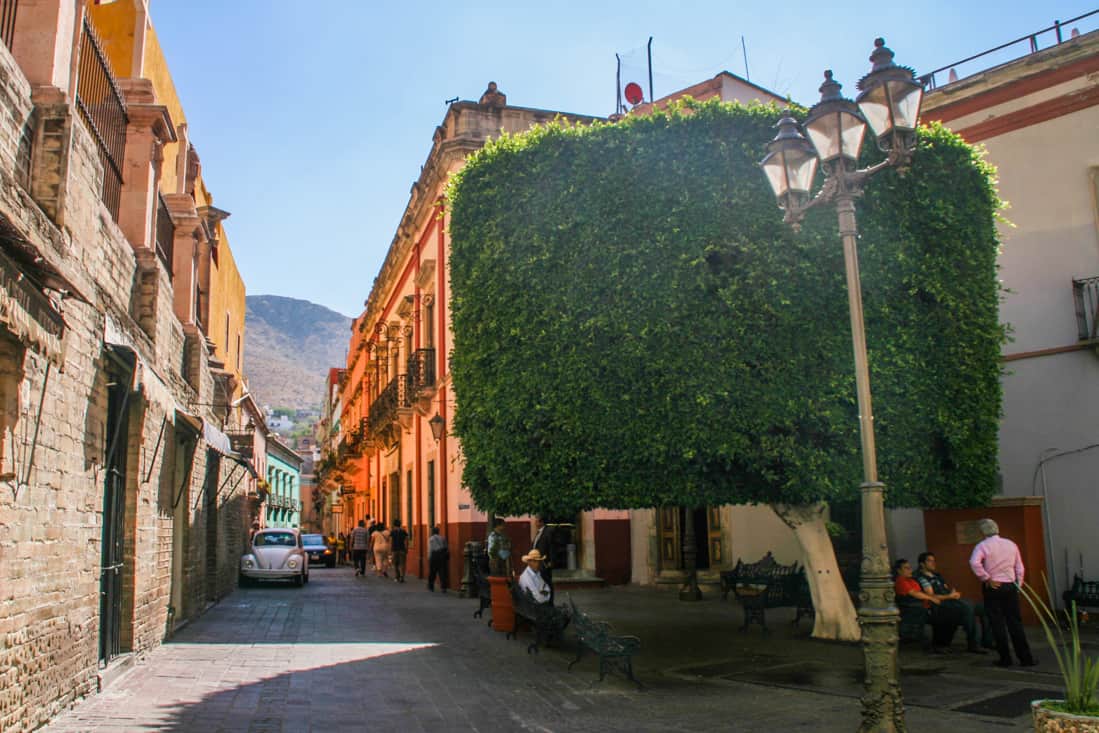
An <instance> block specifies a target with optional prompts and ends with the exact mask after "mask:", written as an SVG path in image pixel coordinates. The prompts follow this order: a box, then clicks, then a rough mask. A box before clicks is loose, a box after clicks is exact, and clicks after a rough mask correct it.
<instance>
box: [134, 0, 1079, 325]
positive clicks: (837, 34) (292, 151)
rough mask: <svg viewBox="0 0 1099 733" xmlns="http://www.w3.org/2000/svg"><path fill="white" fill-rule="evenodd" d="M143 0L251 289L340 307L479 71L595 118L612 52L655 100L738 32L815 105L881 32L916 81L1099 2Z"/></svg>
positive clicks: (752, 58)
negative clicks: (651, 80)
mask: <svg viewBox="0 0 1099 733" xmlns="http://www.w3.org/2000/svg"><path fill="white" fill-rule="evenodd" d="M151 4H152V7H151V13H152V18H153V23H154V25H155V26H156V28H157V32H158V34H159V35H160V38H161V42H162V44H163V46H164V49H165V53H166V54H167V57H168V63H169V65H170V67H171V70H172V74H173V76H174V78H175V82H176V85H177V87H178V90H179V94H180V96H181V98H182V101H183V105H184V109H185V110H186V112H187V117H188V121H189V123H190V135H191V140H192V141H193V143H194V145H195V147H196V148H197V150H198V152H199V155H200V156H201V158H202V163H203V173H204V176H205V178H206V181H207V184H208V185H209V187H210V189H211V191H212V192H213V193H214V196H215V203H216V204H217V205H218V206H219V207H221V208H224V209H227V210H229V211H231V212H232V214H233V216H232V218H231V219H229V220H228V221H227V222H226V226H227V229H228V234H229V240H230V243H231V245H232V248H233V252H234V254H235V256H236V258H237V263H238V265H239V266H240V270H241V272H242V274H243V276H244V280H245V284H246V286H247V289H248V293H249V294H276V295H285V296H290V297H295V298H303V299H306V300H311V301H313V302H316V303H320V304H322V305H325V306H328V307H329V308H333V309H335V310H337V311H340V312H341V313H344V314H346V315H350V316H354V315H358V314H359V313H360V312H361V310H362V303H363V300H364V299H365V298H366V296H367V295H368V294H369V292H370V288H371V285H372V283H373V281H374V277H375V275H376V274H377V272H378V269H379V268H380V266H381V263H382V260H383V258H384V257H385V253H386V250H387V249H388V247H389V245H390V243H391V241H392V238H393V233H394V230H395V228H396V225H397V223H398V221H399V220H400V217H401V215H402V213H403V212H404V207H405V205H406V204H407V202H408V193H409V187H410V186H411V184H412V183H413V181H415V180H416V178H417V176H418V175H419V171H420V166H421V165H422V164H423V162H424V160H425V159H426V157H427V154H428V152H429V150H430V146H431V136H432V133H433V132H434V129H435V127H436V125H438V124H439V122H441V121H442V119H443V116H444V114H445V112H446V106H445V105H444V100H447V99H450V98H452V97H461V98H462V99H472V100H476V99H477V98H478V97H479V96H480V94H481V92H482V91H483V90H484V88H485V85H486V83H487V82H488V81H490V80H493V81H496V82H497V83H498V84H499V87H500V90H501V91H503V92H504V93H506V94H507V95H508V102H509V103H510V104H515V105H520V106H524V107H538V108H542V109H552V110H561V111H565V112H578V113H586V114H593V115H607V114H610V113H611V112H613V111H614V102H615V99H614V89H615V57H614V55H615V53H616V52H617V53H621V54H629V55H628V56H627V59H628V60H630V61H635V62H639V63H640V64H642V66H641V67H640V68H642V69H643V64H644V46H645V44H646V42H647V40H648V38H649V36H653V37H654V40H653V67H654V75H655V93H656V96H657V97H660V96H663V95H665V94H668V93H670V92H673V91H675V90H677V89H680V88H682V87H685V86H688V85H690V84H693V83H695V82H698V81H702V80H704V79H708V78H710V77H712V76H714V75H715V74H716V73H717V72H719V71H721V70H728V71H731V72H733V73H735V74H739V75H742V76H743V75H744V71H745V69H744V58H743V54H742V50H741V41H740V39H741V36H743V37H744V39H745V42H746V44H747V49H748V71H749V72H750V77H751V80H752V81H753V82H755V83H757V84H760V85H762V86H765V87H767V88H769V89H771V90H772V91H774V92H777V93H779V94H782V95H789V96H791V97H792V98H793V99H795V100H797V101H800V102H805V103H812V102H814V101H816V100H817V99H818V98H819V95H818V92H817V87H818V86H819V85H820V81H821V78H822V76H821V74H822V71H823V70H824V69H825V68H831V69H834V70H835V75H836V79H837V80H839V81H840V82H842V83H843V85H844V91H845V93H848V94H850V95H852V96H853V94H854V91H855V89H854V85H855V81H856V80H857V79H858V78H859V77H860V76H862V75H863V74H865V73H866V72H867V71H869V62H868V61H867V57H868V56H869V54H870V51H871V50H872V48H873V40H874V38H875V37H876V36H879V35H880V36H884V37H885V39H886V42H887V44H888V45H889V46H890V47H891V48H892V49H893V50H894V51H895V52H896V54H897V57H896V61H897V63H900V64H904V65H907V66H912V67H914V68H915V69H916V70H917V73H920V74H922V73H925V72H927V71H931V70H933V69H936V68H939V67H942V66H945V65H947V64H950V63H953V62H955V61H959V60H961V59H963V58H965V57H967V56H970V55H973V54H975V53H978V52H981V51H984V50H987V49H990V48H993V47H995V46H998V45H1000V44H1001V43H1005V42H1007V41H1009V40H1013V39H1015V38H1018V37H1020V36H1024V35H1027V34H1029V33H1032V32H1034V31H1037V30H1039V29H1041V28H1045V27H1047V26H1050V25H1052V24H1053V21H1054V20H1055V19H1060V20H1067V19H1068V18H1073V17H1076V16H1079V15H1083V14H1084V13H1087V12H1090V11H1091V10H1094V9H1096V7H1099V3H1097V2H1096V0H1057V1H1055V2H1052V3H1049V4H1046V3H1037V2H1033V0H1007V1H1005V2H997V3H993V2H988V1H982V2H965V1H964V0H963V1H962V2H958V1H957V0H954V1H953V2H950V1H942V0H926V1H925V2H922V3H910V2H897V3H892V4H890V3H883V2H875V3H870V2H863V3H854V2H842V1H834V2H830V3H806V2H801V0H787V1H786V2H769V3H762V2H749V3H745V2H741V3H734V2H728V1H727V0H726V1H724V2H683V3H674V2H667V1H666V0H665V1H656V2H645V1H644V0H635V1H633V2H609V1H600V0H594V1H592V0H588V1H587V2H573V1H572V0H558V2H554V3H523V2H514V1H512V2H507V3H477V2H448V3H438V2H382V1H381V0H153V2H152V3H151ZM780 11H781V12H782V16H781V17H779V16H778V13H779V12H780ZM1096 27H1099V21H1097V19H1096V18H1095V17H1093V18H1089V19H1087V20H1085V21H1083V22H1082V23H1081V24H1080V30H1081V32H1086V31H1090V30H1093V29H1095V28H1096ZM630 52H633V53H630ZM974 70H976V69H974ZM959 71H961V69H959ZM639 81H643V80H641V79H639ZM646 87H647V84H646ZM646 91H647V89H646ZM761 157H762V151H761Z"/></svg>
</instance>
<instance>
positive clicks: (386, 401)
mask: <svg viewBox="0 0 1099 733" xmlns="http://www.w3.org/2000/svg"><path fill="white" fill-rule="evenodd" d="M411 383H412V380H411V379H410V377H409V375H408V374H399V375H397V376H396V377H394V378H393V379H392V380H391V381H390V382H389V384H387V385H386V386H385V389H383V390H382V392H381V394H379V395H378V397H377V399H375V400H374V402H373V403H371V405H370V417H369V418H368V425H369V427H370V435H371V436H372V437H373V438H374V439H375V440H380V441H382V442H383V443H386V444H390V443H392V442H394V441H395V440H396V439H397V435H396V433H395V430H394V426H395V425H397V424H398V423H399V422H400V421H401V419H402V418H403V417H404V416H405V415H408V416H411V413H412V403H411V400H410V395H411V389H410V386H411Z"/></svg>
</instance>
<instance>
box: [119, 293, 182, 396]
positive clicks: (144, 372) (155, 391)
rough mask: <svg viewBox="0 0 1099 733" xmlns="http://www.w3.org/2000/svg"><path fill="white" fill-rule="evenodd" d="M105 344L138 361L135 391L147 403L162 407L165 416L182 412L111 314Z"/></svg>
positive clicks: (135, 373) (158, 376)
mask: <svg viewBox="0 0 1099 733" xmlns="http://www.w3.org/2000/svg"><path fill="white" fill-rule="evenodd" d="M103 343H105V344H111V345H113V346H120V347H122V348H125V349H127V350H129V351H130V352H131V353H132V354H133V355H134V358H135V359H136V360H137V368H136V369H134V382H133V389H134V390H135V391H137V390H140V391H141V393H142V395H144V397H145V400H146V401H147V402H150V403H152V404H155V405H157V406H158V407H160V409H161V410H163V411H164V414H165V415H171V414H172V413H173V412H181V411H182V410H181V408H180V404H179V401H178V400H177V399H176V396H175V394H174V393H173V392H172V390H171V389H170V388H169V387H168V385H167V384H165V383H164V380H163V379H161V378H160V375H159V374H157V373H156V371H155V370H154V369H153V368H152V367H150V366H149V365H148V364H147V363H146V362H145V360H144V359H142V358H141V354H140V353H139V352H138V350H137V347H136V346H135V345H134V342H133V339H131V338H130V337H129V336H128V335H127V334H126V332H125V331H123V330H122V328H121V327H120V326H119V325H118V324H117V323H116V322H115V320H114V319H113V318H111V316H110V315H109V314H108V315H107V317H106V318H105V319H104V323H103Z"/></svg>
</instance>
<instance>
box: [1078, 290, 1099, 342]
mask: <svg viewBox="0 0 1099 733" xmlns="http://www.w3.org/2000/svg"><path fill="white" fill-rule="evenodd" d="M1072 299H1073V300H1074V301H1075V303H1076V335H1077V337H1078V338H1079V339H1080V340H1081V341H1095V340H1096V339H1099V277H1086V278H1083V279H1080V280H1073V281H1072Z"/></svg>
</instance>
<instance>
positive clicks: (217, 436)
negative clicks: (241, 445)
mask: <svg viewBox="0 0 1099 733" xmlns="http://www.w3.org/2000/svg"><path fill="white" fill-rule="evenodd" d="M202 437H203V438H204V439H205V440H206V445H207V446H208V447H210V448H213V449H214V450H216V451H217V452H218V453H220V454H222V455H223V456H229V457H230V458H232V457H234V456H236V455H237V454H236V453H235V452H234V451H233V443H232V442H231V441H230V440H229V436H228V435H226V434H225V433H223V432H221V431H220V430H218V429H217V428H215V427H214V426H213V425H211V424H210V422H209V421H208V420H203V421H202Z"/></svg>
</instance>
